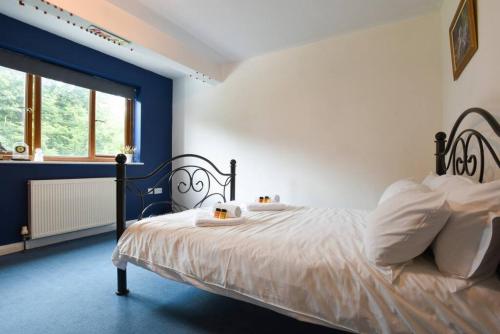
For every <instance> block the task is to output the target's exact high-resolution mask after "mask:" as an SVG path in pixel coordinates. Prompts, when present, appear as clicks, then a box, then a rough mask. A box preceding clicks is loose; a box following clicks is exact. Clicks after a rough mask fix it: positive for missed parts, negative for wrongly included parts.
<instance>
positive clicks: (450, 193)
mask: <svg viewBox="0 0 500 334" xmlns="http://www.w3.org/2000/svg"><path fill="white" fill-rule="evenodd" d="M438 190H442V191H443V192H445V193H446V196H447V200H448V203H449V204H450V208H451V210H452V214H451V216H450V219H449V221H448V222H447V223H446V226H445V227H444V228H443V230H442V231H441V233H439V235H438V236H437V238H436V240H435V241H434V244H433V252H434V258H435V261H436V264H437V266H438V268H439V270H440V271H442V272H444V273H448V274H451V275H455V276H458V277H460V278H471V277H474V276H476V277H477V276H482V275H485V276H486V275H489V274H492V273H493V272H494V271H495V268H496V266H497V265H498V261H499V254H498V252H499V251H498V250H499V249H500V245H499V244H498V243H500V236H499V235H498V234H499V233H500V231H499V227H498V224H499V223H498V219H497V220H495V221H494V219H493V218H494V217H496V216H500V180H498V181H493V182H489V183H483V184H481V183H478V184H468V185H467V184H466V185H464V184H450V183H448V184H446V183H445V184H443V185H441V186H440V187H439V188H438ZM491 249H497V252H496V253H495V252H492V251H491Z"/></svg>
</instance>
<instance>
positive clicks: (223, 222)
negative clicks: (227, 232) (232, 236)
mask: <svg viewBox="0 0 500 334" xmlns="http://www.w3.org/2000/svg"><path fill="white" fill-rule="evenodd" d="M245 221H246V219H245V217H238V218H226V219H218V218H214V217H210V216H208V215H206V214H204V215H197V216H196V218H195V220H194V225H195V226H197V227H215V226H236V225H241V224H243V223H245Z"/></svg>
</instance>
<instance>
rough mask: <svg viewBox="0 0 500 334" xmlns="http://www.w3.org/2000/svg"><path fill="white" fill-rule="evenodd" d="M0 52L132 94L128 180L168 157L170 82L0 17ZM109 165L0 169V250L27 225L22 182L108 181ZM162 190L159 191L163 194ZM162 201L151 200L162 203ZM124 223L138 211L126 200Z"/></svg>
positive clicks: (3, 166)
mask: <svg viewBox="0 0 500 334" xmlns="http://www.w3.org/2000/svg"><path fill="white" fill-rule="evenodd" d="M0 31H2V32H3V33H2V34H0V47H2V48H5V49H10V50H13V51H17V52H21V53H24V54H27V55H30V56H34V57H37V58H39V59H42V60H46V61H50V62H52V63H55V64H60V65H63V66H66V67H70V68H73V69H76V70H79V71H82V72H86V73H89V74H93V75H97V76H100V77H104V78H107V79H110V80H114V81H117V82H120V83H124V84H128V85H131V86H135V87H137V88H138V96H137V100H138V101H140V103H141V115H140V126H141V136H140V143H141V161H142V162H144V166H129V167H128V174H129V175H142V174H145V173H146V172H148V171H150V170H152V169H153V168H154V167H155V166H157V165H158V164H159V163H161V162H162V161H164V160H167V159H169V158H170V157H171V147H172V135H171V134H172V131H171V130H172V80H171V79H168V78H164V77H162V76H159V75H157V74H155V73H152V72H149V71H146V70H143V69H141V68H139V67H136V66H134V65H131V64H129V63H126V62H123V61H121V60H118V59H116V58H113V57H110V56H107V55H105V54H103V53H100V52H97V51H95V50H92V49H90V48H87V47H84V46H82V45H79V44H76V43H74V42H71V41H69V40H67V39H64V38H61V37H58V36H56V35H53V34H50V33H48V32H46V31H43V30H40V29H38V28H35V27H33V26H30V25H27V24H25V23H22V22H20V21H17V20H14V19H11V18H9V17H7V16H4V15H1V14H0ZM114 173H115V166H113V165H69V164H67V165H49V164H46V165H29V164H15V165H14V164H12V165H9V164H1V163H0V245H4V244H9V243H13V242H17V241H20V240H21V237H20V231H21V226H22V225H26V224H27V223H28V217H27V209H28V208H27V185H26V184H27V180H30V179H33V180H35V179H58V178H86V177H110V176H114ZM165 190H166V189H164V192H166V191H165ZM166 196H167V195H155V196H153V197H154V200H165V199H166V198H165V197H166ZM127 204H128V210H127V216H128V218H129V219H131V218H135V217H136V216H137V212H138V210H139V204H138V201H137V200H136V199H135V198H133V197H132V196H129V197H128V199H127Z"/></svg>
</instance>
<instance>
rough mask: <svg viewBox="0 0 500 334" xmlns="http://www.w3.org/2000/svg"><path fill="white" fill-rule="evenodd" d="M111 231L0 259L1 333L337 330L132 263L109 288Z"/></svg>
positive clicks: (112, 274) (112, 271) (113, 277)
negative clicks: (125, 284) (119, 287)
mask: <svg viewBox="0 0 500 334" xmlns="http://www.w3.org/2000/svg"><path fill="white" fill-rule="evenodd" d="M114 244H115V243H114V236H113V234H112V233H108V234H103V235H99V236H95V237H90V238H85V239H80V240H75V241H70V242H66V243H61V244H58V245H53V246H49V247H44V248H38V249H33V250H28V251H27V252H25V253H17V254H11V255H7V256H3V257H0V333H2V334H4V333H8V334H16V333H22V334H31V333H37V334H40V333H50V334H59V333H61V334H62V333H64V334H71V333H120V334H126V333H148V334H149V333H151V334H152V333H335V331H333V330H331V329H328V328H326V327H321V326H315V325H311V324H307V323H303V322H299V321H296V320H294V319H292V318H288V317H285V316H282V315H280V314H278V313H275V312H273V311H270V310H266V309H264V308H260V307H257V306H254V305H251V304H248V303H243V302H239V301H236V300H233V299H230V298H226V297H222V296H217V295H213V294H210V293H207V292H204V291H201V290H199V289H196V288H194V287H191V286H188V285H184V284H180V283H177V282H173V281H169V280H166V279H163V278H161V277H159V276H157V275H156V274H154V273H151V272H149V271H146V270H144V269H140V268H137V267H135V266H132V265H131V266H129V269H128V279H129V288H130V290H131V294H130V295H129V296H128V297H118V296H116V295H115V294H114V291H115V284H116V275H115V267H113V265H112V264H111V260H110V258H111V252H112V250H113V247H114Z"/></svg>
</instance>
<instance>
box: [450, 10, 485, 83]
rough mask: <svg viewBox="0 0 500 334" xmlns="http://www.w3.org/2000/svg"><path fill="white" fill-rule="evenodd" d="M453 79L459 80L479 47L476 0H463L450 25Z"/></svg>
mask: <svg viewBox="0 0 500 334" xmlns="http://www.w3.org/2000/svg"><path fill="white" fill-rule="evenodd" d="M450 48H451V63H452V66H453V79H454V80H457V79H458V78H459V77H460V74H462V71H463V70H464V69H465V67H466V66H467V64H468V63H469V61H470V60H471V59H472V57H473V56H474V54H475V53H476V51H477V48H478V38H477V29H476V10H475V8H474V0H461V1H460V4H459V6H458V8H457V12H456V13H455V17H454V18H453V21H452V22H451V26H450Z"/></svg>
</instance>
